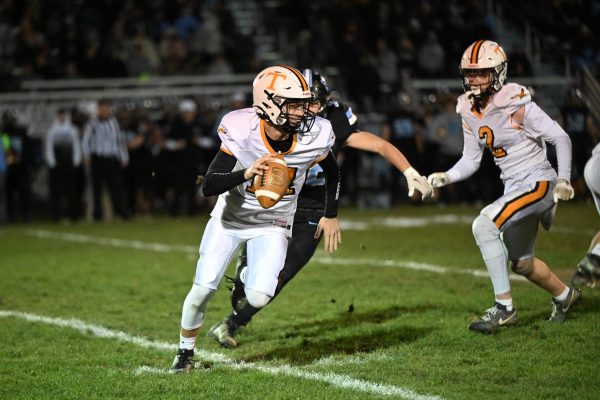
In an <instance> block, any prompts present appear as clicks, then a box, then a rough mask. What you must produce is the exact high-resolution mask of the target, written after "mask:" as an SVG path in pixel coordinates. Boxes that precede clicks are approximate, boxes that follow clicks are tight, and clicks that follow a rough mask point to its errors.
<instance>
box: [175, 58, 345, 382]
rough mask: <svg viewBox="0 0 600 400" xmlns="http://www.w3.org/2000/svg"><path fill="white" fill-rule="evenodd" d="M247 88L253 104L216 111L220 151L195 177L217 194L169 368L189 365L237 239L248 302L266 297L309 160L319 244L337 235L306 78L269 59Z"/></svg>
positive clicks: (325, 156) (327, 160)
mask: <svg viewBox="0 0 600 400" xmlns="http://www.w3.org/2000/svg"><path fill="white" fill-rule="evenodd" d="M252 88H253V92H252V94H253V107H252V108H244V109H240V110H235V111H232V112H230V113H229V114H227V115H225V116H224V117H223V119H222V121H221V124H220V126H219V128H218V134H219V137H220V139H221V147H220V151H219V153H218V154H217V155H216V156H215V158H214V160H213V161H212V163H211V165H210V167H209V169H208V171H207V173H206V176H205V179H204V181H203V183H202V187H201V189H202V191H203V193H204V195H206V196H212V195H219V197H218V200H217V203H216V204H215V207H214V209H213V210H212V212H211V214H210V215H211V218H210V220H209V221H208V223H207V225H206V227H205V230H204V234H203V236H202V241H201V243H200V250H199V253H200V257H199V259H198V262H197V265H196V274H195V276H194V282H193V285H192V288H191V290H190V291H189V293H188V295H187V297H186V298H185V301H184V303H183V309H182V315H181V330H180V342H179V350H178V351H177V355H176V356H175V360H174V361H173V365H172V367H171V371H172V372H174V373H177V372H189V371H190V370H192V369H193V367H194V362H193V356H194V348H195V342H196V336H197V334H198V330H199V328H200V327H201V326H202V323H203V321H204V313H205V310H206V305H207V303H208V301H209V300H210V298H211V297H212V295H213V294H214V292H215V291H216V290H217V286H218V284H219V282H220V280H221V278H222V277H223V274H224V273H225V270H226V269H227V266H228V264H229V262H230V261H231V259H232V257H233V256H234V254H235V252H236V251H237V249H238V248H239V246H240V245H241V244H242V243H245V244H246V249H247V257H248V268H247V271H246V274H245V294H246V298H247V300H248V303H250V304H251V305H252V306H253V307H256V308H261V307H263V306H264V305H266V304H267V303H268V302H269V301H270V299H271V298H272V297H273V295H274V293H275V288H276V287H277V277H278V276H279V273H280V271H281V269H282V268H283V265H284V261H285V255H286V250H287V246H288V239H289V237H290V235H291V232H292V225H293V218H294V212H295V211H296V203H297V197H298V194H299V193H300V190H301V189H302V186H303V184H304V181H305V179H306V175H307V174H306V172H307V171H308V169H309V168H311V167H312V166H313V165H315V164H318V165H319V166H320V167H321V168H322V170H323V172H324V177H325V180H326V187H327V188H326V193H327V199H326V206H325V213H324V214H323V217H322V218H321V219H320V220H319V223H318V226H317V235H321V234H323V236H324V240H325V251H326V252H329V251H335V250H337V246H338V243H340V242H341V235H340V229H339V224H338V221H337V218H336V216H337V193H338V182H339V169H338V166H337V162H336V160H335V157H334V156H333V154H332V152H331V148H332V146H333V144H334V140H335V136H334V134H333V130H332V128H331V123H330V122H329V121H327V120H326V119H323V118H320V117H317V116H316V115H315V114H314V113H312V112H310V111H309V103H310V100H311V92H310V87H309V85H308V83H307V82H306V79H305V78H304V77H303V76H302V74H301V73H300V72H299V71H298V70H296V69H295V68H292V67H287V66H274V67H269V68H266V69H264V70H263V71H261V72H260V73H259V74H258V75H257V76H256V78H255V79H254V83H253V85H252ZM274 165H277V166H278V167H275V168H273V166H274ZM280 167H283V168H284V169H283V170H282V169H281V168H280ZM275 171H277V172H275ZM282 172H285V173H286V174H287V175H286V176H282V175H281V173H282ZM257 176H258V177H259V178H258V179H255V177H257ZM263 177H264V179H263ZM267 181H269V182H267ZM277 191H281V192H280V193H278V192H277ZM267 192H268V193H267ZM271 192H273V193H274V194H273V193H271ZM265 197H266V198H265ZM269 198H271V201H268V199H269Z"/></svg>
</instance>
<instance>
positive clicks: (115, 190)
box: [82, 100, 129, 221]
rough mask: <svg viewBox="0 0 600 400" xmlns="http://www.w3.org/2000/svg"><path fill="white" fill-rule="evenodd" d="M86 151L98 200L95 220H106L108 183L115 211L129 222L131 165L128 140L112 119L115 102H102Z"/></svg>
mask: <svg viewBox="0 0 600 400" xmlns="http://www.w3.org/2000/svg"><path fill="white" fill-rule="evenodd" d="M82 151H83V157H84V160H85V164H86V166H87V167H90V169H91V179H92V193H93V198H94V206H93V207H94V209H93V217H94V220H95V221H100V220H102V219H103V217H104V213H103V210H102V186H103V184H106V186H107V187H108V192H109V194H110V198H111V202H112V208H113V211H114V212H115V213H116V214H118V215H119V216H120V217H121V218H123V219H127V218H128V217H129V212H128V211H127V207H126V200H125V189H124V186H123V175H122V174H123V170H122V168H124V167H126V166H127V163H128V162H129V154H128V153H127V145H126V143H125V138H124V137H123V134H122V132H121V128H120V127H119V123H118V122H117V120H116V119H115V117H113V116H112V111H111V103H110V102H109V101H108V100H100V101H99V102H98V111H97V115H96V118H92V119H91V120H90V121H89V122H88V124H87V126H86V127H85V131H84V133H83V140H82Z"/></svg>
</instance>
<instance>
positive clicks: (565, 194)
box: [552, 179, 575, 203]
mask: <svg viewBox="0 0 600 400" xmlns="http://www.w3.org/2000/svg"><path fill="white" fill-rule="evenodd" d="M552 194H554V202H555V203H558V201H559V200H562V201H567V200H571V199H572V198H573V196H575V191H573V187H572V186H571V184H570V183H569V181H568V180H566V179H559V180H558V182H556V186H554V189H553V190H552Z"/></svg>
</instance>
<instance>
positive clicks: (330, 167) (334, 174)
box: [319, 151, 340, 218]
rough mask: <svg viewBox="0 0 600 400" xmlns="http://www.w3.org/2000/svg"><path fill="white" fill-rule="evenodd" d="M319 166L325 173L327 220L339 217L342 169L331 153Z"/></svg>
mask: <svg viewBox="0 0 600 400" xmlns="http://www.w3.org/2000/svg"><path fill="white" fill-rule="evenodd" d="M319 166H321V168H322V169H323V172H324V173H325V214H323V215H324V216H325V217H326V218H335V217H337V207H338V197H339V194H340V169H339V167H338V165H337V161H336V160H335V157H334V156H333V153H332V152H331V151H330V152H329V153H328V154H327V157H325V158H324V159H323V160H321V161H319Z"/></svg>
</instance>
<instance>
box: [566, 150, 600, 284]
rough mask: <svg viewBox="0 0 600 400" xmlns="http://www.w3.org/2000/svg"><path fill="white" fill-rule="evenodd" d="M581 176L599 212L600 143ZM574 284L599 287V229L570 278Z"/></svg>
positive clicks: (593, 151) (599, 212)
mask: <svg viewBox="0 0 600 400" xmlns="http://www.w3.org/2000/svg"><path fill="white" fill-rule="evenodd" d="M583 177H584V178H585V183H586V184H587V187H588V188H589V189H590V191H591V192H592V197H593V198H594V203H596V209H597V210H598V214H600V144H597V145H596V147H594V149H593V150H592V157H591V158H590V159H589V160H588V162H587V163H586V164H585V169H584V171H583ZM571 284H572V285H574V286H577V287H579V286H582V285H587V286H589V287H591V288H600V231H598V232H597V233H596V235H595V236H594V238H593V239H592V243H591V244H590V248H589V250H588V253H587V254H586V256H585V257H583V259H582V260H581V261H580V262H579V265H578V266H577V270H576V271H575V273H574V274H573V276H572V278H571Z"/></svg>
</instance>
